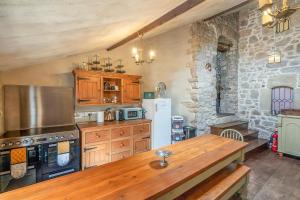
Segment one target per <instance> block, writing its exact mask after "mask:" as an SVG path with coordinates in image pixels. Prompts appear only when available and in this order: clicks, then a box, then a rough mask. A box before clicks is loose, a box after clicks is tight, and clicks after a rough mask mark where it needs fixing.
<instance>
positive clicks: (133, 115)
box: [121, 107, 143, 120]
mask: <svg viewBox="0 0 300 200" xmlns="http://www.w3.org/2000/svg"><path fill="white" fill-rule="evenodd" d="M121 110H122V111H123V119H124V120H131V119H142V118H143V109H142V108H137V107H136V108H122V109H121Z"/></svg>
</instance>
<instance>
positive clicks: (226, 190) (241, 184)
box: [176, 165, 250, 200]
mask: <svg viewBox="0 0 300 200" xmlns="http://www.w3.org/2000/svg"><path fill="white" fill-rule="evenodd" d="M249 172H250V168H249V167H246V166H244V165H237V166H234V167H233V166H229V167H226V168H224V169H222V170H221V171H219V172H217V173H216V174H214V175H213V176H211V177H210V178H209V179H207V180H205V181H204V182H202V183H200V184H199V185H197V186H195V187H194V188H192V189H191V190H189V191H187V192H185V193H184V194H182V195H181V196H179V197H178V198H176V200H195V199H197V200H216V199H218V200H219V199H222V200H223V199H224V200H225V199H229V198H231V197H232V196H233V195H234V194H240V196H241V198H242V199H245V198H246V196H247V190H246V187H247V183H248V176H249Z"/></svg>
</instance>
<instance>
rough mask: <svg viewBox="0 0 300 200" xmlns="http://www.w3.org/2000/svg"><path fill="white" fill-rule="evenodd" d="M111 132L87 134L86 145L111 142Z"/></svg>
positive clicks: (103, 131) (102, 131)
mask: <svg viewBox="0 0 300 200" xmlns="http://www.w3.org/2000/svg"><path fill="white" fill-rule="evenodd" d="M109 133H110V130H101V131H93V132H87V133H85V144H90V143H96V142H101V141H107V140H109Z"/></svg>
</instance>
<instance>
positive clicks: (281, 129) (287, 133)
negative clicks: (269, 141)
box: [278, 115, 300, 157]
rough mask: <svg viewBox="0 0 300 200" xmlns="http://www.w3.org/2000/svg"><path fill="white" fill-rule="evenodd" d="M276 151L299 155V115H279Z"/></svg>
mask: <svg viewBox="0 0 300 200" xmlns="http://www.w3.org/2000/svg"><path fill="white" fill-rule="evenodd" d="M278 152H279V153H285V154H289V155H293V156H297V157H300V116H292V115H279V122H278Z"/></svg>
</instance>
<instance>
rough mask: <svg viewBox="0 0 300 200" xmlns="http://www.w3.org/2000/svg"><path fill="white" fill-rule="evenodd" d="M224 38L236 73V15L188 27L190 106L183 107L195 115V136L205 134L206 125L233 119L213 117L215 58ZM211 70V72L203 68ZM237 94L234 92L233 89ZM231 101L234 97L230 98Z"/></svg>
mask: <svg viewBox="0 0 300 200" xmlns="http://www.w3.org/2000/svg"><path fill="white" fill-rule="evenodd" d="M220 36H224V37H225V38H227V39H229V40H230V41H232V43H233V48H232V49H233V52H232V53H233V54H234V55H232V57H233V60H232V62H230V65H232V66H231V68H232V69H234V70H235V72H236V71H237V59H238V54H237V47H238V37H239V34H238V14H236V13H234V14H230V15H227V16H225V17H224V16H223V17H217V18H214V19H211V20H209V21H202V22H197V23H194V24H192V26H191V39H190V40H189V43H190V48H189V49H188V54H190V55H191V57H192V62H191V63H189V64H188V65H187V67H189V68H190V72H191V78H190V79H189V82H190V85H191V88H192V90H191V92H190V95H191V102H187V103H186V106H187V107H188V108H189V109H190V110H191V111H192V112H194V113H195V121H194V125H196V126H197V128H198V132H199V133H200V134H201V133H204V132H208V131H209V125H212V124H215V123H222V122H226V121H231V120H232V118H234V116H229V117H218V116H217V113H216V98H217V91H216V70H215V68H216V63H217V60H216V56H217V47H218V39H219V37H220ZM208 65H210V66H211V70H209V69H207V68H206V67H205V66H208ZM235 74H236V75H235V79H232V81H234V82H235V83H234V84H232V85H236V86H237V73H235ZM233 89H234V90H235V91H237V88H233ZM231 98H232V101H236V103H235V104H236V105H237V97H236V96H232V97H231Z"/></svg>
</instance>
